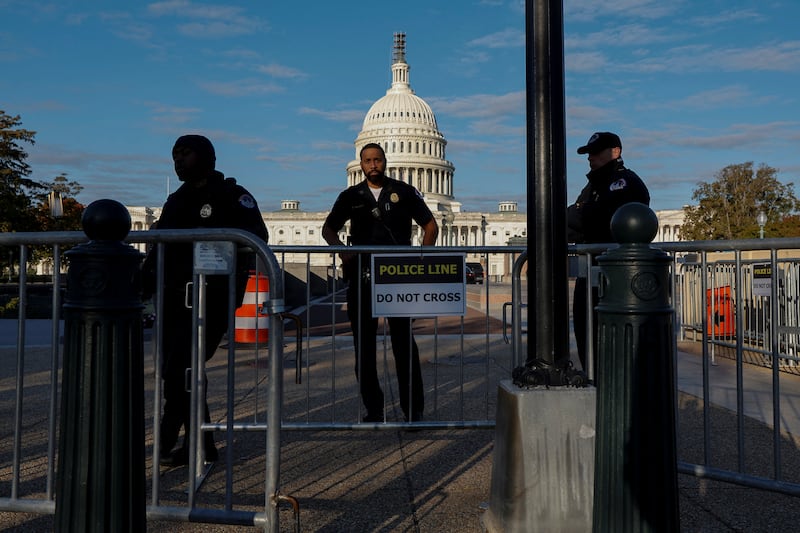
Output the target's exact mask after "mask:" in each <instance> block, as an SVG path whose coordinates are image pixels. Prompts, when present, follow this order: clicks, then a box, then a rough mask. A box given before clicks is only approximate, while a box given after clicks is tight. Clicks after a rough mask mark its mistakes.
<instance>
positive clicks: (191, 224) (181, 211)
mask: <svg viewBox="0 0 800 533" xmlns="http://www.w3.org/2000/svg"><path fill="white" fill-rule="evenodd" d="M157 228H158V229H191V228H238V229H243V230H246V231H249V232H251V233H253V234H255V235H256V236H258V237H261V238H262V239H264V242H267V240H268V233H267V227H266V226H265V224H264V219H263V218H262V217H261V211H260V210H259V209H258V204H257V203H256V201H255V199H254V198H253V197H252V196H251V195H250V193H249V192H247V189H245V188H244V187H242V186H241V185H238V184H237V183H236V180H235V179H234V178H227V179H226V178H225V177H224V176H223V175H222V173H221V172H218V171H214V175H213V176H212V177H211V178H210V179H209V182H208V183H207V184H206V185H205V186H204V187H199V188H198V187H194V186H193V185H191V184H188V183H184V184H183V185H181V186H180V187H179V188H178V190H177V191H175V192H174V193H172V194H170V195H169V197H168V198H167V201H166V203H165V204H164V207H163V208H162V211H161V217H160V218H159V219H158V224H157ZM154 252H155V248H154V249H153V252H151V253H150V254H149V255H148V257H147V260H146V261H145V265H144V267H143V274H144V281H145V293H148V292H152V289H153V288H154V287H152V286H151V287H148V282H149V283H150V284H151V285H154V283H155V253H154ZM237 265H238V266H239V267H240V270H241V269H242V268H244V273H243V272H239V277H240V278H241V277H242V275H243V274H244V275H245V277H244V283H246V282H247V278H246V273H247V270H249V265H247V264H244V265H243V264H242V262H237ZM192 271H193V246H192V243H171V244H167V245H165V254H164V285H165V287H166V288H167V289H170V290H177V291H183V290H184V287H185V285H186V283H187V282H189V281H191V280H192ZM215 284H216V283H215ZM239 284H242V281H241V280H239ZM148 289H149V290H148Z"/></svg>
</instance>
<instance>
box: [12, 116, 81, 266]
mask: <svg viewBox="0 0 800 533" xmlns="http://www.w3.org/2000/svg"><path fill="white" fill-rule="evenodd" d="M21 124H22V122H21V121H20V117H19V116H14V117H12V116H10V115H7V114H6V113H5V111H3V110H0V232H10V231H58V230H61V231H63V230H78V229H80V228H81V217H82V216H83V205H81V204H80V203H78V201H77V200H75V198H74V196H76V195H77V194H78V193H79V192H80V191H81V190H82V189H83V187H82V186H81V185H80V184H79V183H78V182H76V181H69V179H68V178H67V176H66V174H64V173H62V174H60V175H59V176H56V177H55V178H54V179H53V181H52V182H50V183H43V182H39V181H34V180H32V179H30V178H29V177H28V176H30V174H31V168H30V166H29V165H28V162H27V158H28V154H27V152H26V151H25V150H24V149H23V148H22V146H21V143H30V144H34V143H35V142H36V141H35V139H34V138H35V136H36V132H34V131H30V130H26V129H22V128H20V125H21ZM51 191H54V192H57V193H59V194H60V196H61V201H62V206H63V213H62V216H61V217H59V218H57V219H56V218H54V217H53V216H51V212H50V202H49V198H48V194H49V193H50V192H51ZM18 255H19V251H18V250H17V249H16V248H5V249H0V261H1V260H6V258H7V261H6V267H7V269H8V272H9V277H10V276H11V271H12V269H13V265H14V263H15V262H16V261H18ZM30 257H31V260H32V261H40V260H46V259H47V258H48V257H52V250H51V249H50V247H49V246H39V247H36V246H34V247H31V255H30Z"/></svg>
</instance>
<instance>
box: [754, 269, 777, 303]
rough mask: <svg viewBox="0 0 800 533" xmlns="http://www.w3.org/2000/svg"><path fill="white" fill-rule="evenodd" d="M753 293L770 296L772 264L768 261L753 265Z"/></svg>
mask: <svg viewBox="0 0 800 533" xmlns="http://www.w3.org/2000/svg"><path fill="white" fill-rule="evenodd" d="M753 295H755V296H772V265H771V264H770V263H756V264H754V265H753Z"/></svg>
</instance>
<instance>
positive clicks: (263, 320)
mask: <svg viewBox="0 0 800 533" xmlns="http://www.w3.org/2000/svg"><path fill="white" fill-rule="evenodd" d="M267 300H269V278H267V277H266V276H264V275H263V274H258V275H256V274H255V273H251V274H250V277H249V278H248V279H247V288H246V289H245V293H244V298H243V299H242V305H241V306H240V307H239V308H238V309H236V313H235V316H236V323H235V331H234V340H235V341H236V342H239V343H247V344H255V343H266V342H267V340H268V339H269V315H268V314H267V313H262V312H260V309H261V307H262V306H263V305H264V302H266V301H267Z"/></svg>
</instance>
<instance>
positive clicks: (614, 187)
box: [608, 178, 628, 191]
mask: <svg viewBox="0 0 800 533" xmlns="http://www.w3.org/2000/svg"><path fill="white" fill-rule="evenodd" d="M627 186H628V182H627V181H625V178H620V179H618V180H617V181H615V182H614V183H612V184H611V185H609V186H608V190H609V191H621V190H622V189H624V188H625V187H627Z"/></svg>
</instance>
